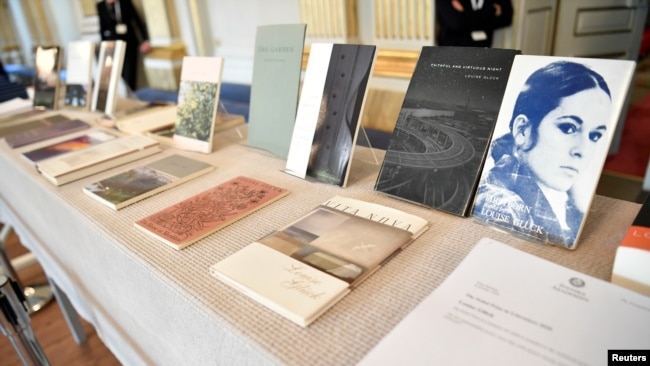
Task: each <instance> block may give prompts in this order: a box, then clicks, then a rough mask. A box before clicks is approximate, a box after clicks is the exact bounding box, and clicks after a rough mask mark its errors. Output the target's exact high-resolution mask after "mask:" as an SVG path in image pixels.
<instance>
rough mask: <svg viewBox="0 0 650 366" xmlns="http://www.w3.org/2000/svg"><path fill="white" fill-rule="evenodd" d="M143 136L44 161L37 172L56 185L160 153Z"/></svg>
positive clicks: (154, 142) (37, 165) (158, 148)
mask: <svg viewBox="0 0 650 366" xmlns="http://www.w3.org/2000/svg"><path fill="white" fill-rule="evenodd" d="M160 151H161V149H160V144H158V141H156V140H153V139H151V138H149V137H146V136H137V135H133V136H123V137H120V138H116V139H113V140H110V141H107V142H104V143H102V144H99V145H95V146H91V147H88V148H86V149H83V150H78V151H73V152H70V153H67V154H65V155H61V156H57V157H53V158H50V159H46V160H43V161H41V162H39V163H37V164H36V169H37V170H38V171H39V172H40V173H41V175H42V176H43V177H45V178H46V179H47V180H49V181H50V182H52V183H54V184H55V185H57V186H60V185H63V184H66V183H69V182H72V181H74V180H77V179H81V178H84V177H87V176H90V175H92V174H95V173H99V172H102V171H104V170H107V169H110V168H114V167H117V166H119V165H122V164H126V163H129V162H132V161H135V160H138V159H140V158H143V157H145V156H149V155H152V154H155V153H157V152H160Z"/></svg>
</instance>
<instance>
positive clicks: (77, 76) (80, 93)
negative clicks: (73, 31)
mask: <svg viewBox="0 0 650 366" xmlns="http://www.w3.org/2000/svg"><path fill="white" fill-rule="evenodd" d="M94 61H95V43H93V42H92V41H73V42H70V43H68V49H67V62H66V76H65V96H64V98H63V104H64V105H65V107H66V108H73V109H81V110H87V109H90V98H91V96H92V93H91V89H92V81H93V76H92V70H93V63H94Z"/></svg>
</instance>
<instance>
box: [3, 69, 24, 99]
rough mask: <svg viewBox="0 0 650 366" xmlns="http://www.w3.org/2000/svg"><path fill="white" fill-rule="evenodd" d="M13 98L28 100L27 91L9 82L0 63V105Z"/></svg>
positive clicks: (21, 86)
mask: <svg viewBox="0 0 650 366" xmlns="http://www.w3.org/2000/svg"><path fill="white" fill-rule="evenodd" d="M13 98H22V99H28V98H29V97H28V96H27V89H26V88H25V87H24V86H23V85H20V84H17V83H12V82H11V81H9V75H8V74H7V72H6V71H5V68H4V66H3V65H2V61H0V103H2V102H6V101H8V100H11V99H13Z"/></svg>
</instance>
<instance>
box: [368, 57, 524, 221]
mask: <svg viewBox="0 0 650 366" xmlns="http://www.w3.org/2000/svg"><path fill="white" fill-rule="evenodd" d="M518 52H519V51H515V50H503V49H484V48H467V47H423V48H422V52H421V53H420V58H419V60H418V63H417V65H416V68H415V71H414V73H413V76H412V78H411V82H410V84H409V87H408V89H407V91H406V96H405V98H404V103H403V104H402V109H401V111H400V113H399V116H398V120H397V122H396V124H395V129H394V131H393V135H392V137H391V139H390V143H389V145H388V149H387V151H386V156H385V157H384V162H383V165H382V168H381V171H380V173H379V177H378V178H377V183H376V185H375V189H376V190H377V191H380V192H384V193H387V194H390V195H393V196H396V197H399V198H403V199H405V200H408V201H412V202H415V203H419V204H422V205H425V206H428V207H432V208H436V209H439V210H442V211H446V212H449V213H452V214H455V215H459V216H464V215H467V214H468V210H469V207H470V204H471V201H472V198H473V195H474V192H475V190H476V185H477V182H478V176H479V174H480V170H481V167H482V165H483V161H484V158H485V151H486V149H487V145H488V142H489V140H490V136H491V135H492V131H493V129H494V124H495V121H496V119H497V115H498V113H499V107H500V105H501V99H502V97H503V92H504V90H505V87H506V84H507V82H508V76H509V73H510V68H511V66H512V62H513V59H514V57H515V55H516V54H517V53H518Z"/></svg>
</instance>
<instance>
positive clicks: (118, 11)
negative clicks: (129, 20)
mask: <svg viewBox="0 0 650 366" xmlns="http://www.w3.org/2000/svg"><path fill="white" fill-rule="evenodd" d="M113 8H114V9H115V22H116V23H117V24H116V25H115V33H117V34H126V32H127V31H128V28H127V26H126V24H124V23H123V22H122V6H121V5H120V1H119V0H118V1H116V2H114V3H113Z"/></svg>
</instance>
